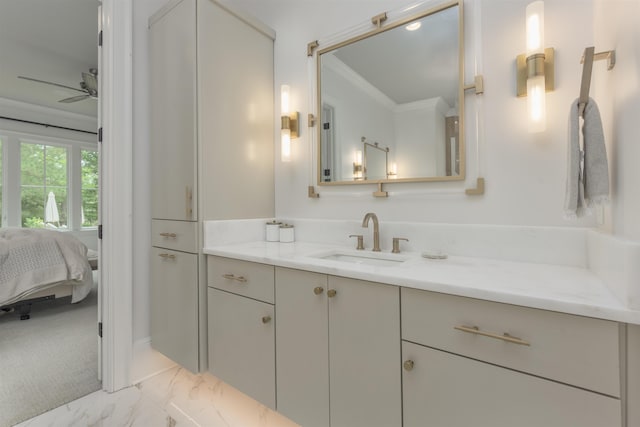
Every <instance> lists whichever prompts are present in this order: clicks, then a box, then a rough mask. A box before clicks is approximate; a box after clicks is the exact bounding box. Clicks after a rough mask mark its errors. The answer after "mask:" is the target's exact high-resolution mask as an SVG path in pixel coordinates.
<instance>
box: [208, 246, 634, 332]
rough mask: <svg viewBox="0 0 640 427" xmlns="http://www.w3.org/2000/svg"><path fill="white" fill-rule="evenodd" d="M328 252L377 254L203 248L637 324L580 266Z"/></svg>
mask: <svg viewBox="0 0 640 427" xmlns="http://www.w3.org/2000/svg"><path fill="white" fill-rule="evenodd" d="M334 251H339V252H340V253H345V254H354V255H360V256H362V255H366V256H370V255H371V256H376V255H378V254H380V253H373V252H371V251H370V250H365V251H356V250H354V249H352V248H345V247H339V246H335V245H326V244H318V243H307V242H295V243H279V242H264V241H256V242H249V243H239V244H228V245H221V246H210V247H205V248H204V249H203V252H204V253H205V254H209V255H218V256H222V257H228V258H235V259H241V260H245V261H253V262H258V263H264V264H271V265H275V266H280V267H288V268H294V269H300V270H307V271H313V272H317V273H324V274H330V275H335V276H343V277H349V278H354V279H361V280H368V281H373V282H380V283H387V284H391V285H397V286H404V287H409V288H415V289H422V290H427V291H433V292H441V293H446V294H450V295H458V296H464V297H470V298H478V299H483V300H489V301H495V302H502V303H507V304H514V305H520V306H525V307H532V308H539V309H544V310H552V311H558V312H563V313H569V314H576V315H581V316H588V317H595V318H600V319H606V320H613V321H619V322H625V323H633V324H640V311H636V310H631V309H629V308H628V307H626V306H625V305H624V304H623V303H622V302H620V301H619V300H618V299H617V298H616V297H615V295H614V294H613V293H612V292H611V290H610V289H609V288H608V287H607V286H606V285H605V283H604V282H603V281H602V280H601V279H600V278H599V277H598V276H596V275H595V274H594V273H593V272H591V271H590V270H588V269H586V268H580V267H570V266H561V265H551V264H537V263H527V262H515V261H505V260H498V259H490V258H479V257H463V256H449V257H448V258H447V259H427V258H423V257H422V256H421V254H420V253H417V252H403V253H401V254H397V255H396V254H390V253H388V252H387V253H384V254H380V255H384V256H385V257H396V258H398V259H399V260H404V262H401V263H398V264H397V265H392V266H379V265H364V264H356V263H349V262H342V261H336V260H329V259H323V258H321V256H323V255H326V254H330V253H332V252H334Z"/></svg>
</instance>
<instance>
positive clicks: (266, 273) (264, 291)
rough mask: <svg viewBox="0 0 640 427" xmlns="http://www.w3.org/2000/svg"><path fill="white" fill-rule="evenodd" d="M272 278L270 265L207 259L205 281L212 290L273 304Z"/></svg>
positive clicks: (272, 268)
mask: <svg viewBox="0 0 640 427" xmlns="http://www.w3.org/2000/svg"><path fill="white" fill-rule="evenodd" d="M274 276H275V269H274V267H273V266H272V265H266V264H258V263H255V262H249V261H241V260H237V259H231V258H222V257H216V256H209V257H207V278H208V279H207V280H208V285H209V286H210V287H212V288H216V289H221V290H223V291H227V292H232V293H234V294H238V295H243V296H246V297H249V298H253V299H257V300H259V301H264V302H268V303H270V304H273V302H274V281H275V278H274Z"/></svg>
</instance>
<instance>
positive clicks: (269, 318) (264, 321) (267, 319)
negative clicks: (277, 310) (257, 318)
mask: <svg viewBox="0 0 640 427" xmlns="http://www.w3.org/2000/svg"><path fill="white" fill-rule="evenodd" d="M269 322H271V316H264V317H263V318H262V323H269Z"/></svg>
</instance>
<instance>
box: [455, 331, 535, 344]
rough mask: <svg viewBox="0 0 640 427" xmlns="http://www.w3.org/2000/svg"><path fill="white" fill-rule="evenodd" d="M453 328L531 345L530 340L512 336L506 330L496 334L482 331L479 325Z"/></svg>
mask: <svg viewBox="0 0 640 427" xmlns="http://www.w3.org/2000/svg"><path fill="white" fill-rule="evenodd" d="M453 329H457V330H459V331H462V332H468V333H470V334H476V335H482V336H483V337H489V338H495V339H497V340H502V341H506V342H510V343H513V344H519V345H527V346H530V345H531V343H529V342H528V341H525V340H523V339H520V338H518V337H512V336H511V335H509V334H508V333H506V332H505V333H504V334H502V335H499V334H494V333H491V332H484V331H481V330H480V328H478V327H477V326H454V327H453Z"/></svg>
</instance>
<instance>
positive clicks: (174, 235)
mask: <svg viewBox="0 0 640 427" xmlns="http://www.w3.org/2000/svg"><path fill="white" fill-rule="evenodd" d="M160 235H161V236H162V237H171V238H172V239H175V238H176V237H178V235H177V234H176V233H160Z"/></svg>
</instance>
